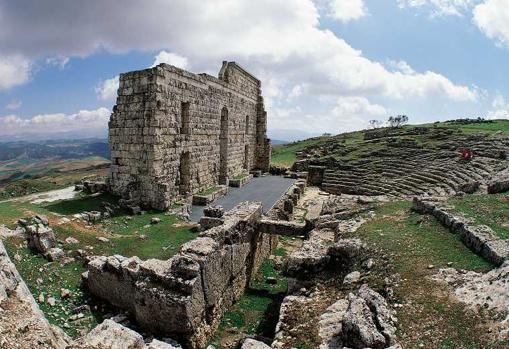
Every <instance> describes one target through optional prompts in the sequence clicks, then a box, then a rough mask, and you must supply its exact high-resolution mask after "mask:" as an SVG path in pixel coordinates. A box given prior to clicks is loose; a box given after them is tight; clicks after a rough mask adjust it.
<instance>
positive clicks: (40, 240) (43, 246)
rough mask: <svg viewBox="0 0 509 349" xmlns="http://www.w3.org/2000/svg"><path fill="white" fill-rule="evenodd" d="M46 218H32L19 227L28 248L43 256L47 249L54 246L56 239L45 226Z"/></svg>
mask: <svg viewBox="0 0 509 349" xmlns="http://www.w3.org/2000/svg"><path fill="white" fill-rule="evenodd" d="M47 222H48V221H47V218H38V216H37V217H35V218H32V219H30V220H28V222H26V223H25V222H22V223H21V224H20V225H21V226H22V227H23V228H24V231H25V234H26V237H27V240H28V247H30V249H32V250H33V251H36V252H39V253H42V254H45V253H47V252H48V251H49V249H51V248H53V247H55V246H56V238H55V234H54V233H53V230H52V229H51V228H49V226H48V224H47Z"/></svg>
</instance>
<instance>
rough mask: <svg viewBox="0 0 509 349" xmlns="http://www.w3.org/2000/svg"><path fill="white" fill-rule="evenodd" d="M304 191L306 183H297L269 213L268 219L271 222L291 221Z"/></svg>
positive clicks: (301, 181)
mask: <svg viewBox="0 0 509 349" xmlns="http://www.w3.org/2000/svg"><path fill="white" fill-rule="evenodd" d="M304 190H306V181H304V180H298V181H296V182H295V183H294V184H293V185H292V186H290V187H289V188H288V190H287V191H286V193H285V194H284V195H283V196H282V197H281V198H280V199H279V200H278V201H277V202H276V203H275V204H274V206H273V207H272V208H271V209H270V210H269V211H268V212H267V214H266V216H267V218H268V219H270V220H283V221H289V220H291V219H292V218H293V210H294V207H295V206H296V205H297V203H298V201H299V199H300V198H301V196H302V195H303V194H304Z"/></svg>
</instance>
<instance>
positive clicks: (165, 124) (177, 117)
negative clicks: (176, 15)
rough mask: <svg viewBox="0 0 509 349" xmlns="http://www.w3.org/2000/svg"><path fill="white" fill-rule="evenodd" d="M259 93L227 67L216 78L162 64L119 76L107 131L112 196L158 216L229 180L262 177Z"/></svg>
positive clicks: (253, 82) (265, 149) (264, 147)
mask: <svg viewBox="0 0 509 349" xmlns="http://www.w3.org/2000/svg"><path fill="white" fill-rule="evenodd" d="M260 88H261V84H260V81H259V80H257V79H256V78H254V77H253V76H251V75H250V74H249V73H247V72H246V71H244V69H242V68H241V67H240V66H238V65H237V64H235V63H232V62H230V63H227V62H224V63H223V67H222V68H221V72H220V74H219V78H214V77H212V76H209V75H206V74H198V75H197V74H192V73H189V72H186V71H184V70H182V69H178V68H175V67H173V66H170V65H167V64H161V65H159V66H157V67H154V68H151V69H146V70H142V71H136V72H131V73H126V74H122V75H121V76H120V87H119V91H118V99H117V105H116V106H115V107H114V111H113V114H112V116H111V120H110V124H109V128H110V134H109V141H110V147H111V152H112V166H111V174H110V185H111V189H112V191H113V193H115V194H117V195H121V196H123V198H125V199H129V198H131V199H133V201H134V202H136V203H139V204H141V205H144V206H150V207H154V208H158V209H164V208H166V207H167V206H168V205H169V204H171V203H172V202H174V201H175V200H176V199H179V198H181V197H187V196H189V195H190V194H193V193H196V192H198V191H200V190H203V189H206V188H208V187H211V186H213V185H216V184H218V183H219V182H220V181H221V182H224V181H225V180H226V178H228V177H229V178H231V177H233V176H235V175H238V174H240V173H242V172H245V171H249V170H252V169H261V170H263V171H267V170H268V161H267V159H268V157H270V142H269V141H268V140H267V139H266V122H267V120H266V113H265V110H264V105H263V98H262V97H261V89H260ZM221 139H223V141H221ZM267 153H268V154H269V155H267ZM221 159H222V160H221ZM221 184H223V183H221Z"/></svg>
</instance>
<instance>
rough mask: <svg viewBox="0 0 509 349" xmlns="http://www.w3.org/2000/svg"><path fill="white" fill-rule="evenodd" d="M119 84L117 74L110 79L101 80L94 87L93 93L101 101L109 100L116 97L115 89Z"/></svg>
mask: <svg viewBox="0 0 509 349" xmlns="http://www.w3.org/2000/svg"><path fill="white" fill-rule="evenodd" d="M118 86H119V76H118V75H117V76H115V77H113V78H111V79H106V80H104V81H101V82H100V83H99V84H98V85H97V86H96V87H95V93H96V94H97V98H99V99H100V100H102V101H111V100H114V99H115V98H116V97H117V90H118Z"/></svg>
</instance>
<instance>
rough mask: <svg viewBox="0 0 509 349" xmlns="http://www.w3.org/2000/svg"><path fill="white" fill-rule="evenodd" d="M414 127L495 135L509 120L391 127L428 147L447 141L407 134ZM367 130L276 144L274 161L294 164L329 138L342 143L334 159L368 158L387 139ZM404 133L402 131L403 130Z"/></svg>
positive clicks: (506, 127)
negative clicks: (374, 138)
mask: <svg viewBox="0 0 509 349" xmlns="http://www.w3.org/2000/svg"><path fill="white" fill-rule="evenodd" d="M414 127H427V128H447V129H453V130H457V132H458V133H465V134H470V133H486V134H488V135H491V134H493V133H495V132H497V131H502V132H506V133H507V132H509V121H507V120H497V121H494V122H491V123H488V122H485V123H479V124H477V123H476V124H466V125H462V124H452V123H446V122H439V123H430V124H423V125H405V126H403V127H401V128H399V129H394V130H391V133H394V134H392V135H391V138H401V139H402V138H408V139H411V140H415V141H416V143H417V145H419V146H422V147H424V148H434V147H437V146H439V145H440V144H441V143H442V142H443V141H442V140H438V139H433V138H430V137H428V135H426V134H425V135H410V136H409V135H405V134H404V131H405V130H408V129H411V128H414ZM364 133H365V131H356V132H350V133H343V134H339V135H337V136H332V137H318V138H311V139H307V140H304V141H298V142H294V143H290V144H283V145H276V146H274V147H273V148H272V158H271V164H272V165H276V166H284V167H291V166H292V164H293V163H294V162H295V161H296V160H297V156H296V153H297V152H299V151H302V150H304V149H306V148H307V147H310V146H314V145H318V144H325V143H328V142H332V143H336V144H338V145H341V146H340V147H338V148H337V149H336V150H334V152H333V153H332V154H329V155H332V156H333V158H334V159H336V160H340V161H346V162H349V161H357V160H359V159H361V158H362V159H368V158H369V153H371V152H373V151H377V150H381V149H383V148H384V147H386V144H385V143H383V142H382V143H376V142H365V141H364ZM399 133H401V134H399Z"/></svg>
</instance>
